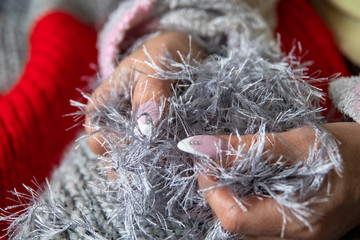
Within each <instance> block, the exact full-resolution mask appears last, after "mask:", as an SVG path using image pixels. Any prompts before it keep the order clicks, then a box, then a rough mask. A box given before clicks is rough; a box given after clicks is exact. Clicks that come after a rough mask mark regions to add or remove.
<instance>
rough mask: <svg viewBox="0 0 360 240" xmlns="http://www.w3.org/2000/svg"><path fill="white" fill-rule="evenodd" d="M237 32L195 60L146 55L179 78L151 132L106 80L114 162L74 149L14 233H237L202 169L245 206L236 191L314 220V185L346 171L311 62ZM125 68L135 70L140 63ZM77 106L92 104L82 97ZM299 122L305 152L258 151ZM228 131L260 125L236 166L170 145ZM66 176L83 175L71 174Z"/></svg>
mask: <svg viewBox="0 0 360 240" xmlns="http://www.w3.org/2000/svg"><path fill="white" fill-rule="evenodd" d="M245 26H246V25H245ZM250 36H251V38H250ZM239 41H240V42H239V45H238V46H239V47H238V48H226V47H224V48H223V49H222V51H219V52H218V54H216V55H215V54H213V55H211V56H210V57H208V58H207V59H205V60H204V61H201V62H194V61H192V60H191V57H190V56H183V62H181V63H177V62H173V61H171V57H170V56H168V57H167V58H164V59H163V61H164V65H165V66H167V69H165V70H162V69H160V68H158V67H157V66H156V65H154V64H153V63H152V61H151V58H150V57H149V58H148V64H149V65H150V66H152V67H153V68H154V69H155V70H157V74H156V75H155V76H154V77H157V78H159V79H162V80H164V81H169V80H177V83H176V84H175V85H174V87H173V95H172V96H171V97H170V98H169V99H168V102H169V105H168V108H167V110H166V115H165V118H164V119H162V120H161V121H160V122H159V124H158V125H157V126H156V127H155V126H154V128H153V130H152V134H151V135H150V136H142V135H141V134H139V130H138V127H137V124H136V120H137V117H136V116H137V112H136V111H134V112H132V111H131V105H130V102H131V88H130V89H128V90H129V91H127V92H125V94H123V95H119V94H117V93H116V92H115V91H112V92H111V93H110V96H109V98H110V99H109V101H107V102H104V103H103V104H101V105H100V106H99V107H98V108H96V109H95V110H94V111H93V112H91V113H90V116H91V119H92V123H93V124H94V126H95V127H97V129H98V131H102V132H103V135H104V137H105V140H106V141H107V142H108V153H107V155H106V156H104V157H101V158H100V160H101V161H103V162H104V164H105V165H106V166H109V163H110V164H111V167H110V168H108V169H107V170H106V169H105V170H104V169H103V168H102V167H96V166H97V165H95V164H94V162H92V161H89V159H91V158H92V157H91V156H89V155H88V156H84V157H82V158H81V157H79V156H77V155H73V156H72V157H73V159H76V161H75V163H71V162H70V161H67V162H66V164H68V165H67V167H64V168H66V169H68V167H69V166H72V167H73V169H72V170H71V169H70V172H66V171H64V170H63V171H61V174H60V175H57V176H58V177H55V178H54V181H52V182H54V183H56V182H59V184H60V183H61V184H60V185H61V186H60V185H58V187H56V188H55V189H54V188H53V187H52V190H51V191H50V190H45V194H43V195H42V196H39V197H38V196H36V197H35V201H34V205H29V208H28V209H27V211H25V212H20V213H19V214H18V215H15V216H13V221H12V225H11V228H12V229H13V230H15V231H14V235H13V238H15V239H21V238H24V237H29V238H31V237H33V238H36V237H40V236H41V237H44V238H45V239H46V237H47V238H49V237H50V235H51V236H52V237H51V238H53V237H54V238H55V237H56V236H58V237H59V238H60V239H61V238H70V239H71V238H73V239H77V238H79V236H80V237H81V238H85V239H111V238H113V239H230V238H234V237H238V238H241V236H233V235H230V234H228V233H226V232H224V231H223V229H222V228H221V226H220V224H219V222H218V221H215V220H214V219H213V217H212V212H211V210H210V208H209V206H208V205H207V203H206V202H205V200H204V198H203V196H202V192H201V191H199V190H198V185H197V176H198V175H199V174H200V173H201V172H203V171H204V169H207V170H208V171H210V172H211V173H212V174H213V175H214V176H216V178H217V179H219V181H218V183H219V184H220V185H221V186H228V187H229V188H230V189H231V190H232V191H233V193H234V196H235V197H237V199H238V200H239V201H238V202H239V204H240V206H241V207H244V208H245V207H247V208H250V207H251V206H247V205H246V204H245V203H242V201H241V197H240V196H244V195H249V194H250V195H255V196H258V197H272V198H274V199H275V200H276V201H277V202H278V203H279V210H280V211H282V213H284V214H286V213H287V211H291V212H292V213H293V214H294V215H295V217H297V218H298V219H300V220H301V221H303V222H304V224H306V225H308V227H311V226H310V225H309V223H308V222H307V217H308V216H309V214H312V213H314V212H313V210H312V209H311V203H314V202H317V201H322V200H324V198H326V196H324V198H320V199H318V198H316V197H315V196H316V193H317V192H318V190H319V189H320V187H321V186H322V185H323V184H327V182H324V180H325V178H326V175H327V173H328V172H329V171H330V170H333V169H335V170H337V171H338V172H341V157H340V155H339V153H338V148H337V144H336V141H335V140H334V139H333V138H332V136H331V135H329V134H328V133H327V132H326V131H325V130H324V129H322V128H321V125H320V124H321V123H322V121H323V119H322V117H321V108H320V107H319V101H321V98H322V94H321V93H320V92H319V91H318V90H317V89H315V88H314V87H312V86H310V85H309V82H311V81H315V79H310V78H309V77H307V76H306V66H303V65H301V64H300V63H299V62H298V61H297V60H296V59H295V58H293V57H292V56H282V55H281V54H280V53H279V52H278V51H277V50H276V49H275V50H274V48H273V47H269V45H271V46H273V42H270V43H269V42H267V40H265V39H264V38H262V37H259V38H257V37H256V36H255V37H254V36H253V35H251V34H250V35H246V34H244V35H242V37H241V38H239ZM145 51H146V49H145ZM126 77H129V76H126ZM130 77H132V78H134V80H136V74H134V75H131V76H130ZM114 89H116V88H114ZM99 100H100V101H101V97H100V96H99ZM75 105H77V106H78V107H80V108H81V109H82V111H83V113H87V114H89V113H88V112H87V111H86V107H85V106H84V105H81V104H79V103H75ZM162 107H164V106H162ZM162 110H164V108H162ZM300 126H310V127H312V128H313V129H314V131H315V132H316V135H317V141H316V143H315V144H314V146H313V148H311V149H309V157H308V159H307V160H306V161H304V162H299V161H296V159H287V158H280V159H279V160H278V161H276V162H275V163H274V162H273V161H272V162H271V159H268V158H265V157H264V155H263V152H262V149H263V145H264V140H265V138H264V137H265V133H267V132H281V131H286V130H288V129H291V128H294V127H300ZM226 133H227V134H231V133H232V134H239V138H240V135H242V134H255V135H256V137H257V139H258V141H257V143H256V144H254V145H253V146H252V147H251V148H250V149H248V151H236V154H238V158H239V160H240V159H241V160H240V161H236V164H234V165H233V166H232V167H231V168H225V166H222V165H220V164H218V165H217V166H215V167H214V164H213V161H212V160H210V159H208V158H198V157H195V156H192V155H190V154H187V153H183V152H181V151H180V150H178V149H177V147H176V145H177V143H178V142H179V141H180V140H182V139H183V138H186V137H188V136H193V135H198V134H226ZM240 148H241V146H240ZM78 151H80V150H79V149H78V150H77V151H75V153H76V152H78ZM232 154H234V152H232ZM275 157H278V156H275ZM79 163H81V164H80V165H79V167H78V168H76V167H74V164H75V166H76V164H79ZM64 165H65V163H64V164H63V166H64ZM68 170H69V169H68ZM106 171H111V172H114V173H116V177H115V179H113V180H111V181H109V179H108V178H107V177H106V176H105V175H106ZM81 172H83V174H82V173H81ZM99 172H100V173H99ZM72 175H73V176H81V177H80V178H78V179H75V180H74V179H71V176H72ZM65 176H66V177H65ZM67 177H69V178H68V179H66V178H67ZM66 182H67V184H66ZM76 182H78V184H79V185H78V186H77V184H75V183H76ZM84 182H85V183H86V185H81V184H82V183H84ZM69 183H72V184H69ZM74 184H75V186H77V187H76V188H74ZM94 186H95V187H96V189H97V190H94ZM329 186H330V187H331V185H329ZM99 188H101V189H102V191H100V190H99ZM63 189H65V190H63ZM66 189H69V190H68V191H66ZM66 192H70V193H71V194H70V193H66ZM85 192H88V193H87V194H85ZM89 192H91V193H89ZM41 207H43V208H41ZM285 216H287V215H285ZM10 218H11V217H10ZM285 219H286V218H285ZM284 227H286V225H285V222H284ZM49 234H50V235H49ZM71 234H73V235H71Z"/></svg>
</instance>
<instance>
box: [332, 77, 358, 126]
mask: <svg viewBox="0 0 360 240" xmlns="http://www.w3.org/2000/svg"><path fill="white" fill-rule="evenodd" d="M329 94H330V97H331V99H332V100H333V102H334V105H335V106H336V107H337V108H338V109H339V110H340V111H341V112H342V113H343V114H345V115H347V116H349V117H351V118H352V119H353V120H355V121H356V122H358V123H360V76H353V77H344V78H340V79H337V80H336V81H334V82H332V83H331V84H330V88H329Z"/></svg>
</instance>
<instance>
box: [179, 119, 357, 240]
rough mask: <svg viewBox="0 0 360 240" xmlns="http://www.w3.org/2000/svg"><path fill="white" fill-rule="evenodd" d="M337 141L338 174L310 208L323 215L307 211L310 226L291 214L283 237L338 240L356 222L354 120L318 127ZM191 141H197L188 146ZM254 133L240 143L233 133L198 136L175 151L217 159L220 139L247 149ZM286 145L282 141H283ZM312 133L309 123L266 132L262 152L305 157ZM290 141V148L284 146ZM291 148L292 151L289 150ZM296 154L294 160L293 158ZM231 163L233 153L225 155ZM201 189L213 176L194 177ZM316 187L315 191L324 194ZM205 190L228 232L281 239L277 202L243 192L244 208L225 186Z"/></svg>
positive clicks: (310, 143) (206, 197) (313, 136)
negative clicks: (340, 162) (322, 199)
mask: <svg viewBox="0 0 360 240" xmlns="http://www.w3.org/2000/svg"><path fill="white" fill-rule="evenodd" d="M323 127H324V128H325V129H327V130H328V131H329V132H331V133H332V134H333V135H334V136H335V137H336V138H337V139H338V140H339V141H340V145H339V149H340V153H341V155H342V158H343V173H342V176H339V175H338V174H336V173H335V172H330V173H329V176H328V177H329V178H330V181H331V184H332V188H331V196H330V197H329V198H328V201H326V202H323V203H316V204H313V205H312V206H311V207H312V208H313V209H314V210H317V211H320V212H321V213H322V214H323V215H321V216H319V215H315V214H314V215H312V216H310V217H309V219H307V220H308V221H309V222H310V224H311V226H312V230H310V229H309V228H308V227H307V226H305V225H304V224H303V223H302V222H301V221H300V220H298V219H296V218H295V217H294V216H293V217H292V221H288V222H287V224H286V227H285V232H284V237H285V239H316V240H320V239H324V240H325V239H326V240H329V239H339V238H340V237H341V236H343V235H344V234H345V233H347V232H348V231H350V230H351V229H352V228H354V227H356V226H357V225H359V224H360V125H359V124H357V123H345V122H341V123H331V124H326V125H324V126H323ZM191 139H193V140H196V142H197V143H196V144H195V145H192V144H189V143H190V141H191ZM252 139H253V135H246V136H241V141H242V142H241V143H239V138H238V137H237V136H232V137H229V136H227V135H218V136H207V135H203V136H197V137H196V139H194V138H188V139H185V140H183V141H182V142H180V144H179V147H180V149H182V150H184V151H186V152H189V153H193V154H195V155H201V156H204V155H207V156H209V157H211V158H213V159H214V160H216V158H217V155H218V151H217V150H218V147H219V145H218V144H219V143H221V142H222V143H223V144H221V147H223V146H227V143H228V141H230V143H231V145H232V147H233V148H235V149H237V148H238V146H239V145H240V144H241V145H242V144H245V146H248V147H250V145H251V144H252ZM283 140H285V142H286V144H284V141H283ZM314 141H315V133H314V131H313V129H312V128H310V127H302V128H298V129H293V130H290V131H287V132H283V133H274V134H268V135H267V141H266V143H265V149H264V152H265V151H269V154H273V155H274V156H279V155H283V156H287V157H290V158H293V159H300V160H305V159H306V158H307V156H308V152H309V147H311V146H312V145H313V144H314ZM289 145H290V148H289ZM290 149H291V150H290ZM295 155H296V158H295ZM227 159H229V160H230V161H232V160H233V158H232V157H229V158H227ZM198 182H199V185H200V188H202V189H209V187H212V186H214V184H215V183H216V179H214V178H213V177H211V176H209V175H206V173H204V174H203V175H200V176H199V178H198ZM322 188H323V190H324V191H319V195H321V196H322V194H325V192H326V191H325V188H326V186H323V187H322ZM210 189H211V190H206V191H205V192H204V195H205V199H206V201H207V202H208V203H209V205H210V207H211V209H212V210H213V212H214V214H215V216H216V217H217V218H218V219H219V220H220V222H221V224H222V226H223V228H224V229H225V230H227V231H229V232H232V233H240V234H246V235H247V236H246V237H245V239H267V240H269V239H282V238H280V235H281V232H282V224H283V216H282V214H281V212H280V211H279V210H278V203H277V202H276V201H275V200H274V199H272V198H270V197H269V198H263V199H262V200H260V199H259V198H257V197H251V196H245V197H244V198H245V199H244V200H245V201H246V202H247V203H250V204H251V206H250V207H249V208H248V209H247V211H243V210H242V209H241V208H240V207H239V205H238V204H237V203H236V202H235V200H234V198H233V196H232V194H231V193H230V191H229V189H228V188H227V187H217V188H210Z"/></svg>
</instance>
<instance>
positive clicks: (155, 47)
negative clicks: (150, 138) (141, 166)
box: [85, 31, 203, 155]
mask: <svg viewBox="0 0 360 240" xmlns="http://www.w3.org/2000/svg"><path fill="white" fill-rule="evenodd" d="M190 45H191V47H190ZM144 46H145V48H146V50H147V51H148V54H149V56H150V57H151V58H152V60H153V61H154V63H155V64H156V65H157V66H159V67H160V68H164V66H163V65H162V63H161V61H160V59H159V57H162V56H165V53H166V51H167V52H168V53H170V55H171V57H172V59H173V60H175V61H178V62H179V61H180V60H181V59H180V55H179V54H181V55H183V56H184V55H187V54H188V53H189V52H190V50H191V57H193V58H194V59H200V58H201V57H202V55H203V48H202V47H201V46H200V45H199V44H197V43H196V42H195V41H192V40H190V39H189V36H188V35H187V34H185V33H182V32H176V31H172V32H164V33H161V34H159V35H157V36H155V37H153V38H151V39H150V40H148V41H147V42H146V43H145V45H144ZM190 48H191V49H190ZM146 60H149V59H147V57H146V54H145V53H144V50H143V48H142V47H140V48H139V49H137V50H136V51H134V52H133V53H131V54H130V55H129V56H128V57H126V58H125V59H124V60H122V61H121V62H120V64H119V65H118V66H117V68H116V69H115V71H114V74H113V75H112V76H111V77H109V78H108V79H107V80H105V81H104V82H103V83H102V84H101V85H100V86H99V87H98V88H97V89H96V90H95V91H94V93H93V94H92V96H91V98H90V101H89V102H88V105H87V109H88V110H89V112H91V109H93V108H94V107H95V106H97V105H99V104H100V103H99V100H101V101H105V102H106V99H108V97H109V96H110V90H111V88H113V87H117V91H118V93H119V94H122V93H124V91H125V90H124V87H123V86H124V85H125V86H130V85H131V84H132V83H131V82H130V81H131V80H130V75H131V74H133V73H134V72H137V73H138V74H139V75H138V77H137V79H136V83H135V86H134V89H133V95H132V96H133V98H132V99H133V101H132V110H133V111H137V112H136V113H137V117H138V120H137V121H138V126H139V129H140V131H142V133H143V134H145V135H147V134H150V132H149V131H151V125H149V123H148V122H147V117H146V115H148V116H150V117H151V120H152V122H153V123H154V124H156V122H157V121H158V120H159V118H161V116H160V110H159V107H160V101H163V100H165V109H166V99H167V98H168V97H169V96H170V93H171V84H172V82H171V81H168V80H160V79H156V78H153V77H151V76H152V75H154V74H155V73H156V71H155V70H154V69H153V68H152V67H150V66H148V65H147V64H145V63H144V62H145V61H146ZM124 76H125V77H124ZM144 113H147V114H144ZM85 126H86V131H87V133H88V134H89V138H88V143H89V146H90V148H91V150H92V151H93V152H94V153H95V154H98V155H102V154H104V153H105V152H106V146H105V141H104V139H103V138H102V134H103V133H102V132H98V133H95V134H92V132H94V130H96V129H94V128H93V127H92V125H91V122H90V117H89V116H87V117H86V120H85Z"/></svg>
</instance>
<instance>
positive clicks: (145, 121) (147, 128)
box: [137, 101, 160, 136]
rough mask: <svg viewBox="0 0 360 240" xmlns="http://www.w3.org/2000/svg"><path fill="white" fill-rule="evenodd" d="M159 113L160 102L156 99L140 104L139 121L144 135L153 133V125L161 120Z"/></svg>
mask: <svg viewBox="0 0 360 240" xmlns="http://www.w3.org/2000/svg"><path fill="white" fill-rule="evenodd" d="M159 115H160V110H159V104H158V103H157V102H155V101H149V102H146V103H143V104H141V105H140V106H139V109H138V112H137V123H138V126H139V130H140V131H141V133H142V134H143V135H145V136H150V135H151V133H152V129H153V127H154V126H155V125H156V124H157V123H158V122H159Z"/></svg>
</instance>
